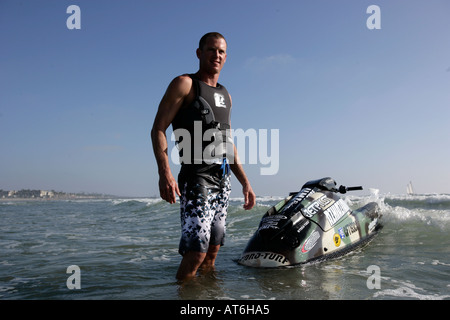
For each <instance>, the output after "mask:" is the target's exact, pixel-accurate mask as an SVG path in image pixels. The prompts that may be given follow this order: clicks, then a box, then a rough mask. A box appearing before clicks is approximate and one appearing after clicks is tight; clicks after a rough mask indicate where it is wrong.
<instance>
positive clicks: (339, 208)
mask: <svg viewBox="0 0 450 320" xmlns="http://www.w3.org/2000/svg"><path fill="white" fill-rule="evenodd" d="M349 211H350V208H349V207H348V205H347V203H346V202H345V201H344V200H342V199H339V200H338V201H336V202H335V203H334V204H333V205H332V206H331V207H329V208H328V209H327V210H325V211H324V212H323V213H324V214H325V216H326V217H327V220H328V222H329V223H330V225H331V226H333V225H334V224H335V223H336V222H338V221H339V219H341V218H342V217H343V216H344V215H345V214H346V213H347V212H349Z"/></svg>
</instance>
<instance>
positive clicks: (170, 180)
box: [159, 173, 181, 203]
mask: <svg viewBox="0 0 450 320" xmlns="http://www.w3.org/2000/svg"><path fill="white" fill-rule="evenodd" d="M159 194H160V196H161V198H163V199H164V200H166V201H167V202H169V203H175V202H176V201H177V195H178V196H181V193H180V190H179V189H178V184H177V182H176V181H175V178H174V177H173V175H172V174H171V173H167V174H161V175H160V176H159Z"/></svg>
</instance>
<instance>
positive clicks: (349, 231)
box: [341, 221, 358, 237]
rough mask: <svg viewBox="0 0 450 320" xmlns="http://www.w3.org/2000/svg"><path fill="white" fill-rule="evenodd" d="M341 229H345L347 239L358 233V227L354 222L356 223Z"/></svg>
mask: <svg viewBox="0 0 450 320" xmlns="http://www.w3.org/2000/svg"><path fill="white" fill-rule="evenodd" d="M341 229H343V232H344V234H345V235H346V236H347V237H348V236H350V235H351V234H353V233H355V232H358V226H357V225H356V222H354V221H353V222H351V223H349V224H346V225H345V226H344V227H342V228H341Z"/></svg>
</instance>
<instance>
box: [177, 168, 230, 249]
mask: <svg viewBox="0 0 450 320" xmlns="http://www.w3.org/2000/svg"><path fill="white" fill-rule="evenodd" d="M180 188H181V190H180V192H181V197H180V215H181V240H180V246H179V250H178V251H179V253H180V254H181V255H184V254H185V253H186V252H188V251H196V252H207V251H208V247H209V246H210V245H223V244H224V241H225V229H226V227H225V220H226V217H227V210H228V199H229V196H230V192H231V184H230V175H226V176H224V177H223V180H222V182H221V183H220V187H219V188H212V187H207V186H205V185H202V184H199V183H195V184H193V185H191V184H190V183H188V182H184V183H183V184H182V185H180Z"/></svg>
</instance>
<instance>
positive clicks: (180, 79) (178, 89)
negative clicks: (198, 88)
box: [168, 74, 192, 96]
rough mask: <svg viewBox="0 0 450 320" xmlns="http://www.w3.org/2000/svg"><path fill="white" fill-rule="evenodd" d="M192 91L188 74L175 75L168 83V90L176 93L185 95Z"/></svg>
mask: <svg viewBox="0 0 450 320" xmlns="http://www.w3.org/2000/svg"><path fill="white" fill-rule="evenodd" d="M191 91H192V78H191V77H189V75H188V74H182V75H179V76H177V77H175V78H174V79H173V80H172V81H171V82H170V84H169V90H168V92H172V93H175V94H176V95H182V96H187V95H189V94H190V93H191Z"/></svg>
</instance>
